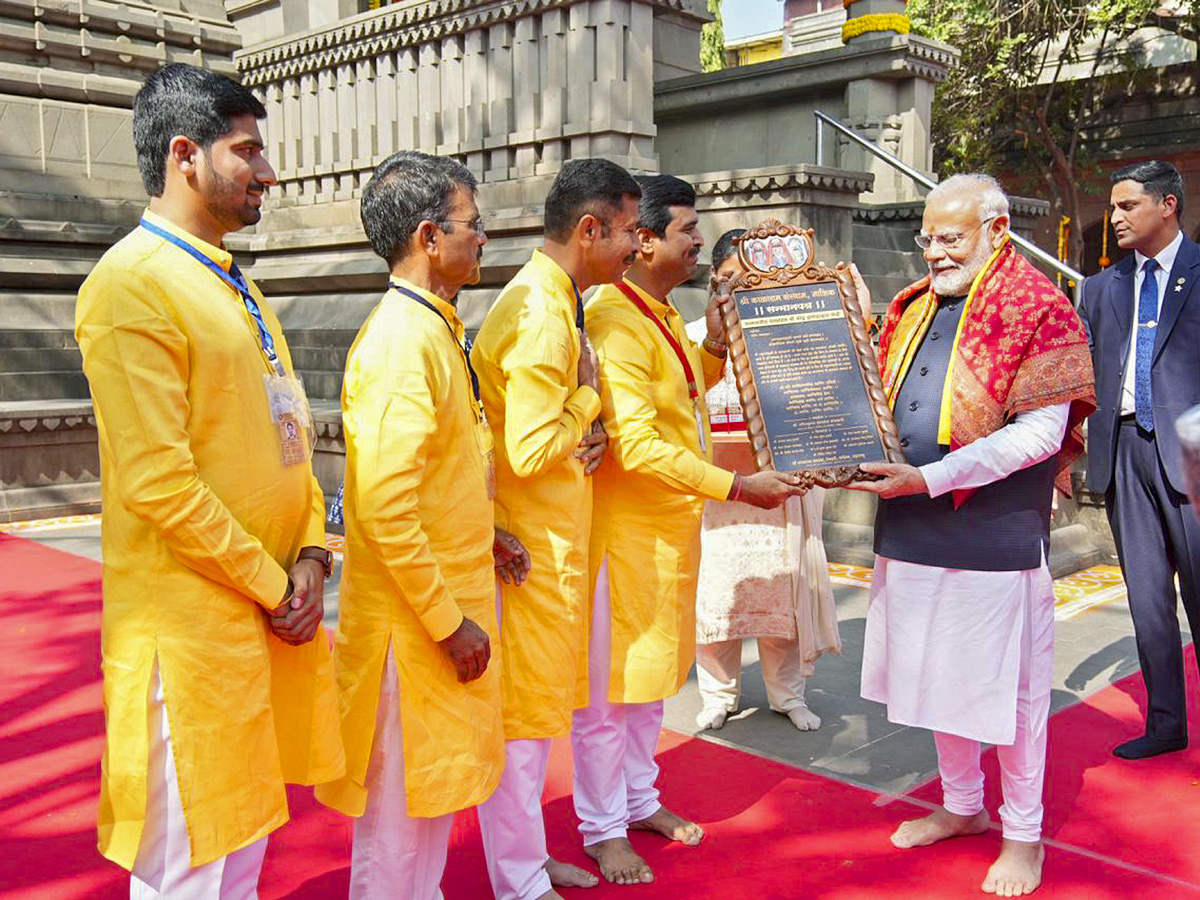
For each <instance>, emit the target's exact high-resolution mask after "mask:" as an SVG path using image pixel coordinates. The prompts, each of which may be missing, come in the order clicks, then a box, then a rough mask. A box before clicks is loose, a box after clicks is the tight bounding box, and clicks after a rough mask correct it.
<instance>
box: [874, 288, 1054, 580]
mask: <svg viewBox="0 0 1200 900" xmlns="http://www.w3.org/2000/svg"><path fill="white" fill-rule="evenodd" d="M962 311H963V298H961V297H951V298H945V299H943V300H942V301H941V303H940V304H939V306H938V310H937V313H936V314H935V315H934V319H933V322H932V323H931V324H930V326H929V330H928V331H927V332H926V333H925V337H924V339H923V340H922V341H921V345H920V347H918V348H917V353H916V356H915V357H914V358H913V361H912V364H911V366H910V367H909V369H908V373H907V374H906V375H905V377H904V382H903V383H902V384H901V386H900V393H899V395H898V396H897V398H896V404H895V408H894V411H893V415H894V417H895V420H896V428H897V430H898V431H899V433H900V446H901V447H902V448H903V449H904V457H905V459H906V460H907V461H908V463H909V464H910V465H914V466H918V467H919V466H923V465H926V464H927V463H931V462H936V461H937V460H939V459H941V458H942V457H943V456H945V455H946V454H947V453H948V452H949V451H950V448H949V447H945V446H940V445H939V444H938V442H937V434H938V420H939V417H940V415H941V407H942V388H943V386H944V385H945V383H946V374H947V371H948V369H949V368H950V356H951V350H952V349H953V346H954V335H955V333H956V332H957V331H958V322H959V319H960V318H961V317H962ZM1054 475H1055V465H1054V458H1053V457H1051V458H1050V459H1047V460H1045V461H1043V462H1040V463H1038V464H1037V465H1035V466H1029V467H1028V468H1025V469H1021V470H1020V471H1018V472H1014V473H1013V474H1012V475H1010V476H1008V477H1007V478H1005V479H1002V480H1001V481H997V482H995V483H993V484H989V485H985V486H984V487H981V488H979V489H978V490H977V491H975V493H974V494H972V495H971V497H970V499H968V500H967V501H966V503H964V504H963V505H962V506H960V507H959V508H958V509H957V510H956V509H955V508H954V499H953V492H949V493H946V494H943V495H942V496H941V497H936V498H933V497H929V496H928V495H925V494H918V495H915V496H911V497H897V498H895V499H892V500H880V501H879V507H878V510H877V511H876V514H875V548H874V549H875V553H876V554H878V555H879V556H885V557H887V558H888V559H899V560H904V561H906V562H912V563H920V564H921V565H926V566H937V567H939V568H943V569H972V570H976V571H981V572H1013V571H1019V570H1021V569H1035V568H1037V567H1038V566H1039V565H1040V564H1041V561H1042V554H1043V552H1045V554H1046V556H1047V557H1049V552H1050V551H1049V547H1050V501H1051V496H1052V491H1053V487H1054Z"/></svg>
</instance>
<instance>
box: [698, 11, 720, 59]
mask: <svg viewBox="0 0 1200 900" xmlns="http://www.w3.org/2000/svg"><path fill="white" fill-rule="evenodd" d="M708 11H709V12H710V13H712V15H713V20H712V21H711V22H708V23H706V24H705V25H704V27H703V28H702V29H701V31H700V67H701V68H702V69H704V71H705V72H718V71H720V70H721V69H723V68H725V26H724V24H723V23H722V22H721V0H708Z"/></svg>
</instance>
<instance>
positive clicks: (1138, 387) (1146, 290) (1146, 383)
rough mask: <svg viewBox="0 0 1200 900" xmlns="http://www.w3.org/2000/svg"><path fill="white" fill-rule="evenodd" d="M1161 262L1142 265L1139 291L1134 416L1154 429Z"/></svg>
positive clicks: (1148, 262)
mask: <svg viewBox="0 0 1200 900" xmlns="http://www.w3.org/2000/svg"><path fill="white" fill-rule="evenodd" d="M1157 269H1158V263H1157V262H1155V261H1154V260H1153V259H1148V260H1146V262H1145V263H1144V264H1143V265H1142V290H1141V292H1140V293H1139V294H1138V325H1137V329H1138V331H1137V358H1136V359H1135V360H1134V366H1135V368H1134V372H1133V417H1134V419H1135V420H1136V421H1137V423H1138V426H1139V427H1141V428H1142V429H1143V430H1145V431H1153V430H1154V405H1153V398H1152V396H1151V393H1150V360H1151V358H1152V357H1153V356H1154V335H1155V333H1156V329H1155V326H1156V325H1157V324H1158V323H1157V322H1156V321H1155V320H1156V319H1157V318H1158V279H1157V278H1155V277H1154V273H1155V271H1156V270H1157Z"/></svg>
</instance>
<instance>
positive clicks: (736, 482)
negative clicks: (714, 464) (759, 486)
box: [729, 473, 742, 503]
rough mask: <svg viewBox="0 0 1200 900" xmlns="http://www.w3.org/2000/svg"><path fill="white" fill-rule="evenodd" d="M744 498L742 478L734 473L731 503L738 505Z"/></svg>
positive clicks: (730, 496) (730, 495)
mask: <svg viewBox="0 0 1200 900" xmlns="http://www.w3.org/2000/svg"><path fill="white" fill-rule="evenodd" d="M741 497H742V476H741V475H738V474H736V473H734V476H733V490H732V491H731V492H730V494H729V502H730V503H737V502H738V500H740V499H741Z"/></svg>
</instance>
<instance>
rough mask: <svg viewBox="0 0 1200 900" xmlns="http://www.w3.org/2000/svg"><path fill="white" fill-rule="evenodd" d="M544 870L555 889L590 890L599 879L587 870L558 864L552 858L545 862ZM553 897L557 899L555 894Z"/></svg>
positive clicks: (558, 862) (561, 863)
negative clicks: (574, 888) (573, 888)
mask: <svg viewBox="0 0 1200 900" xmlns="http://www.w3.org/2000/svg"><path fill="white" fill-rule="evenodd" d="M545 868H546V874H547V875H549V876H550V883H551V884H552V885H554V886H555V887H577V888H590V887H595V886H596V885H598V884H599V883H600V879H599V878H597V877H596V876H595V875H593V874H592V873H591V872H589V871H588V870H587V869H581V868H579V866H573V865H571V864H570V863H565V862H560V861H559V860H557V859H555V858H554V857H550V858H549V859H548V860H546V867H545ZM554 896H556V897H557V896H558V895H557V894H555V895H554Z"/></svg>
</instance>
